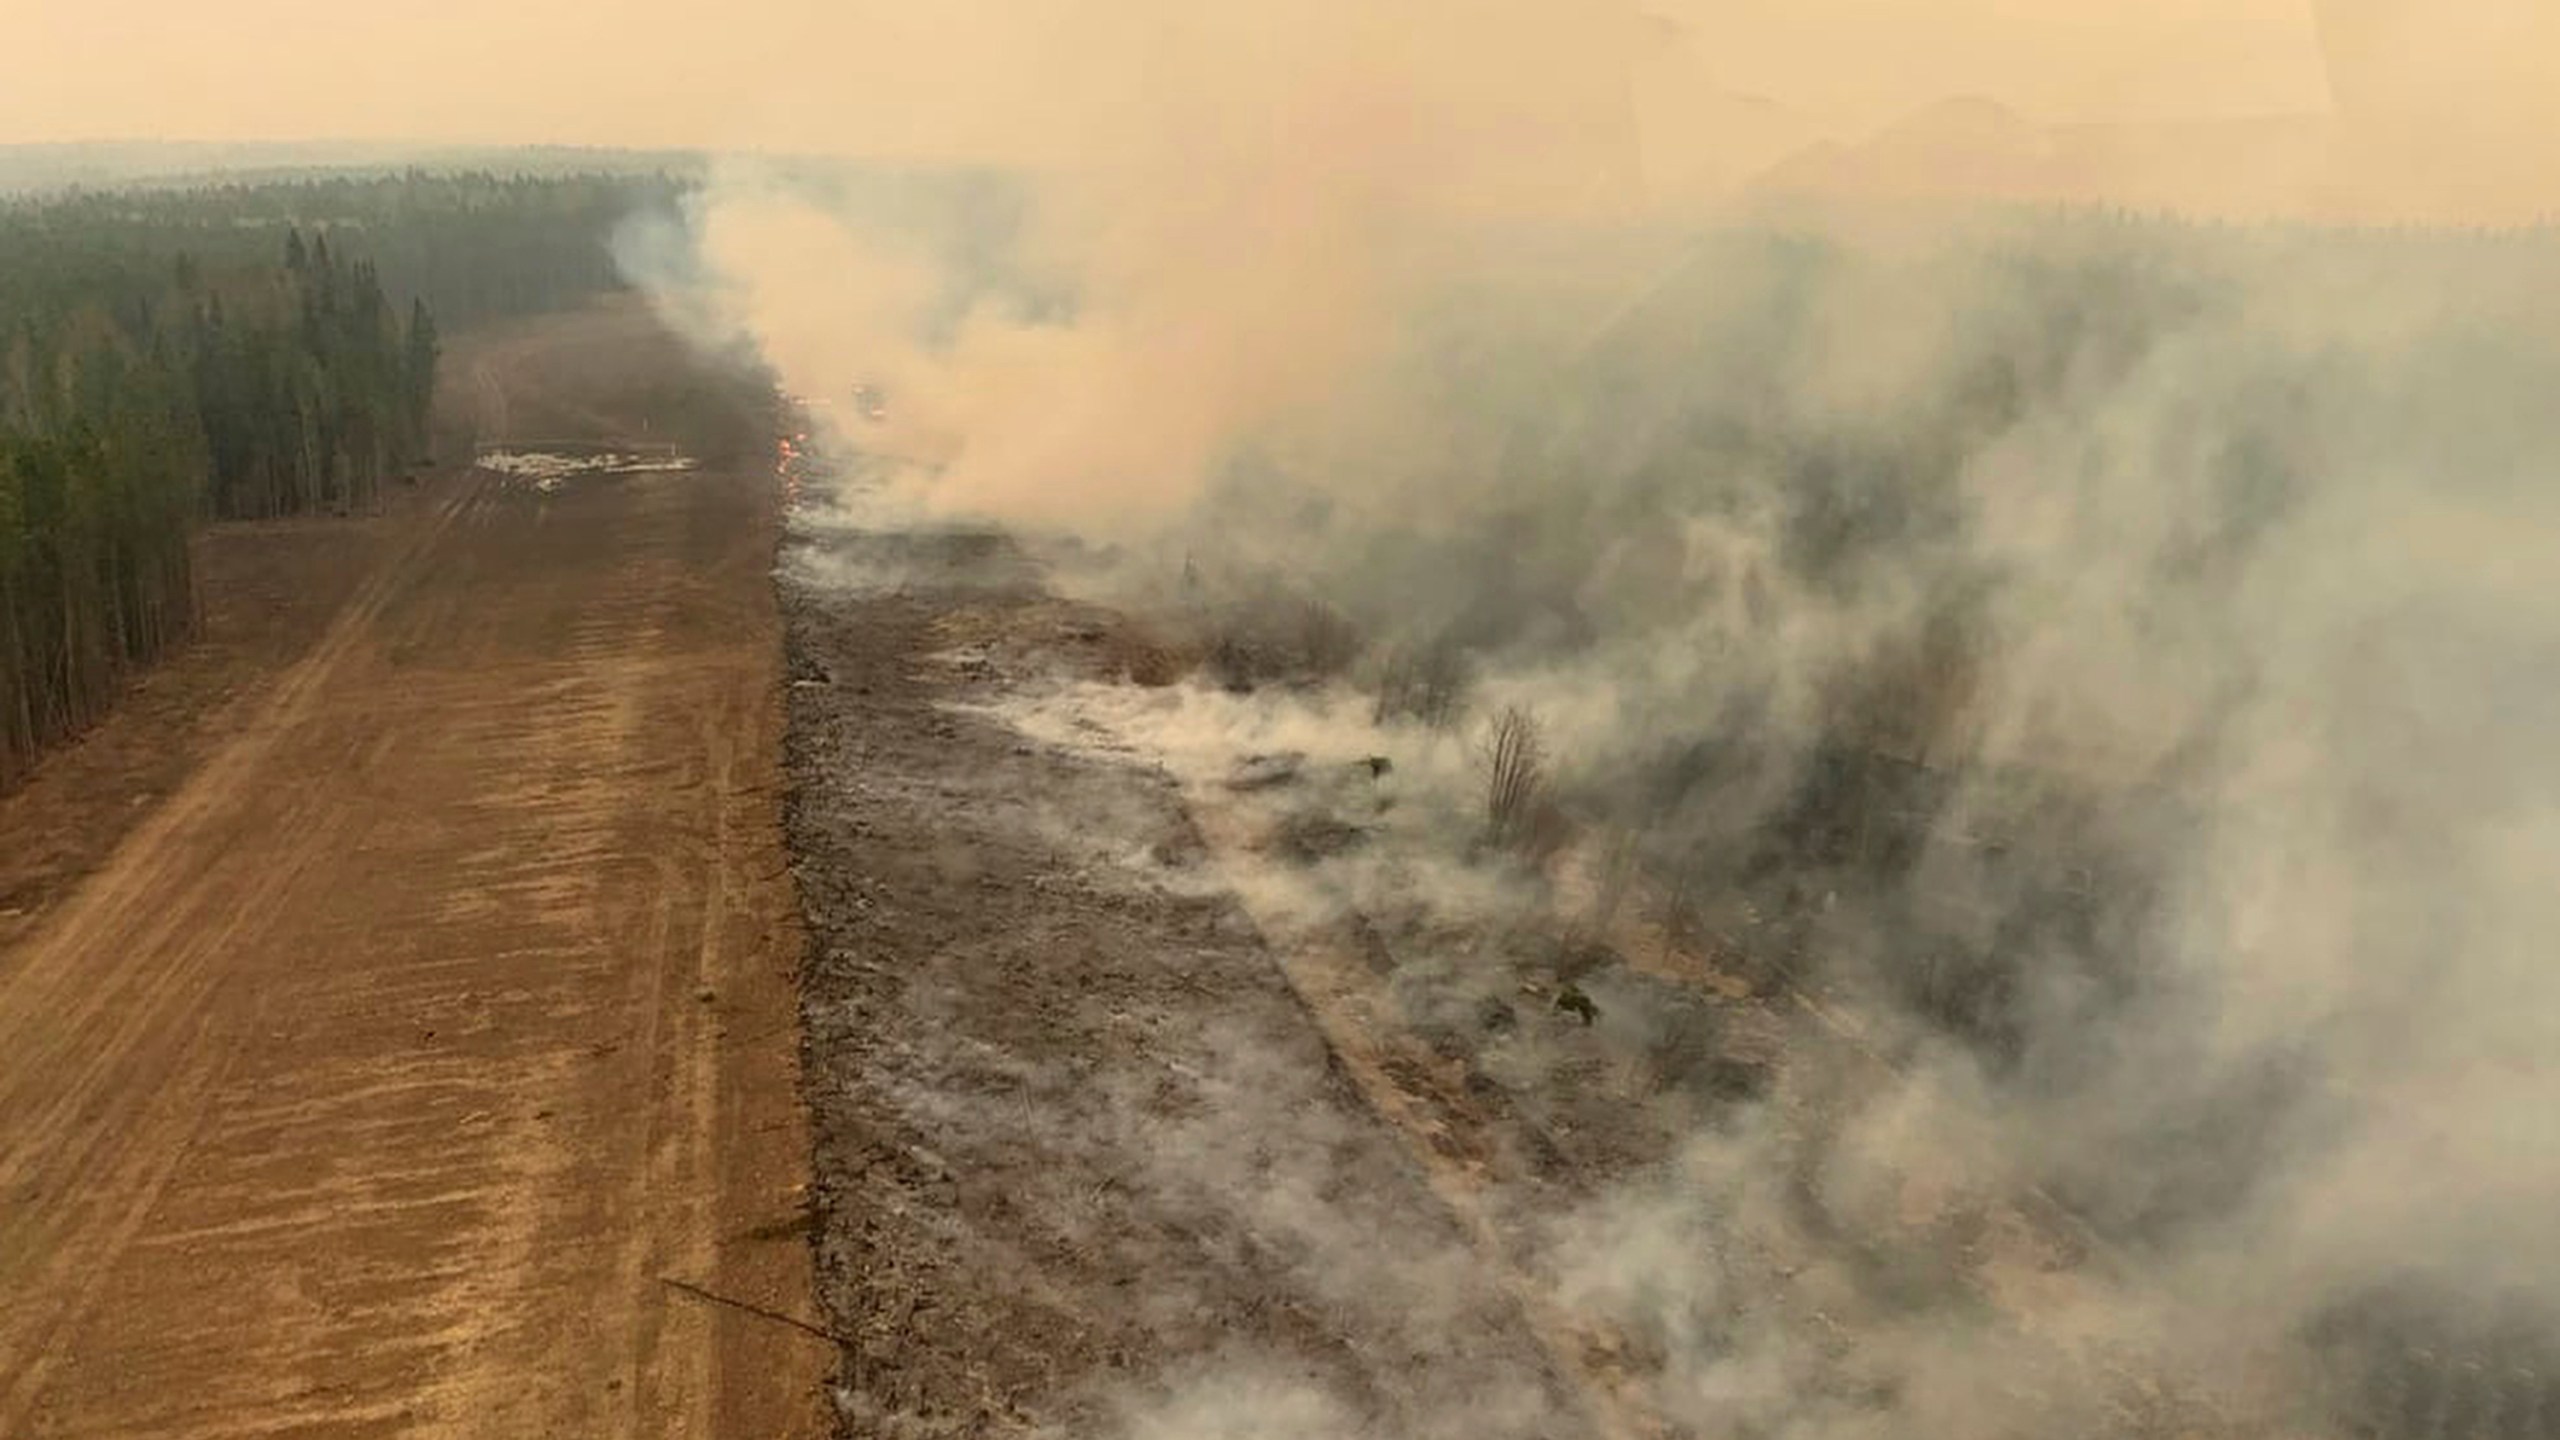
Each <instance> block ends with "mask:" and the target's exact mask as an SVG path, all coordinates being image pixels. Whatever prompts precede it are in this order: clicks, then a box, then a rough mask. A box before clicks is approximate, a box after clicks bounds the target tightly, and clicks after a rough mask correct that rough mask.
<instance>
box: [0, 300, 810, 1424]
mask: <svg viewBox="0 0 2560 1440" xmlns="http://www.w3.org/2000/svg"><path fill="white" fill-rule="evenodd" d="M589 331H590V332H591V333H589V334H588V337H587V338H588V343H593V342H594V340H595V336H597V335H601V336H602V337H603V338H604V341H605V342H612V341H614V340H615V338H616V337H615V335H614V326H612V325H610V324H608V325H604V326H602V327H593V326H591V327H589ZM620 338H621V339H622V340H624V341H627V340H628V339H629V337H628V336H623V337H620ZM554 358H555V359H561V358H565V359H569V360H574V358H575V357H574V356H567V357H554ZM437 483H438V485H439V487H440V488H439V489H437V490H436V491H435V492H434V493H433V494H431V495H430V496H429V497H428V501H429V503H426V504H423V505H420V506H418V507H416V513H415V515H414V517H413V518H411V519H410V520H408V521H406V522H404V527H403V529H402V531H401V533H399V534H398V535H397V536H395V537H394V539H393V540H392V542H391V543H390V544H389V545H388V546H387V547H386V548H387V551H388V557H387V559H386V560H385V561H384V562H383V563H382V564H380V565H378V566H377V567H376V568H375V570H374V571H373V573H372V574H371V575H370V576H369V578H368V579H367V580H366V581H365V582H364V583H363V584H362V585H361V586H360V587H359V588H358V589H357V591H356V593H355V594H354V596H353V598H352V599H351V600H350V601H349V602H348V603H347V604H346V606H345V607H344V608H343V609H342V610H341V611H340V613H339V614H338V615H337V617H336V619H335V620H334V621H333V622H332V623H331V625H330V626H329V628H328V629H327V630H326V632H325V633H324V634H323V635H322V636H321V638H320V639H319V641H318V642H317V643H316V644H315V645H314V646H313V647H312V648H311V649H310V650H309V651H308V652H307V653H306V654H304V655H303V656H302V657H301V658H300V659H299V660H298V661H296V662H295V663H294V664H293V665H292V666H291V667H290V668H289V669H287V670H285V671H284V672H283V673H282V674H281V675H279V676H278V677H277V678H276V680H275V682H274V683H273V685H272V686H271V687H270V688H268V689H267V690H266V691H265V692H264V693H262V694H260V695H259V696H257V697H256V698H255V699H254V700H252V701H250V702H249V703H246V704H244V705H243V706H242V707H241V712H240V713H241V717H242V718H241V720H240V723H239V725H238V727H237V730H236V732H235V733H234V734H233V735H232V736H231V737H230V738H229V739H228V740H227V741H226V742H225V743H224V744H223V745H222V746H221V747H220V748H219V749H218V750H217V751H216V752H215V753H214V754H213V755H212V756H211V757H210V759H208V760H207V761H205V762H204V763H203V764H201V765H199V766H198V767H197V768H196V769H195V770H194V771H193V772H192V773H191V774H190V775H189V776H188V777H187V778H186V780H185V781H184V783H183V784H181V785H180V786H179V787H178V788H177V789H176V790H175V791H174V792H172V793H171V794H169V795H168V797H167V798H166V799H165V800H162V801H161V802H160V803H159V804H158V806H157V808H155V809H154V810H152V811H151V812H150V814H149V815H148V816H147V818H145V819H143V820H142V821H140V822H139V823H138V824H136V825H135V826H134V827H133V828H132V829H131V830H130V831H129V832H128V833H127V834H126V835H125V837H124V839H123V840H122V842H121V843H120V844H119V845H118V847H117V848H116V849H115V850H114V851H113V853H112V854H111V855H110V856H109V857H108V859H107V860H106V861H105V863H104V864H103V865H102V866H101V867H100V868H99V869H97V870H96V871H95V872H94V873H92V874H91V875H90V876H89V877H88V878H87V879H86V880H85V881H84V882H82V883H81V884H80V885H79V886H78V887H77V888H76V889H75V890H73V891H72V892H71V893H69V894H68V895H67V896H65V897H64V898H63V899H62V900H61V901H60V903H58V904H56V905H54V906H52V907H51V908H50V909H49V911H48V912H47V913H46V914H45V915H44V916H43V917H42V920H41V922H40V923H39V924H38V925H37V927H36V928H35V929H34V930H33V931H31V932H30V933H27V934H25V935H23V936H21V937H19V938H18V939H17V940H16V941H15V943H13V944H11V945H9V946H8V947H7V948H6V949H0V1294H5V1295H6V1297H7V1301H6V1304H5V1307H0V1435H6V1436H10V1437H27V1436H46V1435H136V1436H141V1435H149V1436H175V1437H184V1436H214V1435H223V1436H232V1435H287V1434H310V1435H324V1434H325V1435H370V1434H403V1435H435V1436H440V1435H453V1436H464V1435H468V1436H475V1437H477V1436H502V1437H503V1436H539V1435H597V1436H623V1435H666V1436H695V1435H752V1436H758V1437H764V1436H780V1435H793V1434H801V1433H806V1432H808V1431H809V1430H811V1429H813V1428H814V1427H815V1424H816V1415H815V1404H816V1389H817V1384H818V1381H819V1378H820V1377H821V1376H822V1375H823V1373H824V1372H825V1369H826V1366H827V1365H828V1364H829V1363H830V1361H831V1360H832V1358H833V1356H832V1347H830V1346H829V1345H827V1344H826V1343H825V1342H823V1341H820V1340H817V1339H815V1338H813V1337H812V1336H810V1335H807V1334H805V1333H802V1332H800V1331H797V1330H794V1329H792V1328H790V1327H789V1326H788V1325H785V1324H782V1323H778V1322H776V1321H773V1320H771V1319H767V1318H764V1317H761V1316H757V1315H753V1314H749V1313H747V1312H746V1311H745V1310H742V1309H739V1308H736V1307H733V1306H729V1305H723V1304H719V1303H714V1302H712V1301H709V1300H706V1299H704V1298H702V1294H701V1292H704V1291H707V1292H709V1293H712V1294H716V1295H721V1296H727V1297H731V1298H733V1299H735V1300H737V1301H740V1302H743V1303H745V1304H747V1305H753V1306H760V1307H764V1308H767V1309H770V1310H773V1311H777V1312H783V1313H787V1314H792V1315H800V1314H805V1313H806V1311H807V1308H808V1300H807V1291H808V1280H807V1268H808V1259H807V1248H806V1240H805V1235H806V1230H805V1221H804V1218H803V1217H804V1213H805V1195H804V1189H803V1184H802V1181H803V1174H804V1166H805V1159H804V1154H805V1130H804V1129H803V1125H802V1121H801V1118H800V1115H799V1112H798V1109H797V1100H796V1090H795V1083H796V1082H795V1071H794V1054H795V1046H796V1039H797V1035H796V1026H795V1023H794V1008H793V1007H794V998H793V972H794V970H795V968H796V964H797V958H798V940H797V936H796V931H795V930H794V929H793V925H794V922H793V920H792V918H791V916H792V907H791V904H790V896H789V882H788V879H787V877H786V870H785V860H784V857H783V853H782V849H781V843H780V834H779V829H778V822H777V796H776V787H777V784H778V780H777V757H778V747H779V735H780V728H779V727H780V718H779V708H778V705H779V702H778V698H777V671H778V666H779V663H780V657H779V648H778V642H777V639H776V636H777V622H776V619H775V614H774V604H773V600H772V595H771V586H770V583H769V581H768V578H767V570H768V564H769V561H770V558H771V554H772V546H773V541H774V533H775V531H774V527H775V524H776V516H775V513H774V506H775V498H774V495H773V493H772V491H773V487H772V485H771V483H770V481H769V479H768V478H767V477H762V476H757V475H753V474H720V473H715V472H710V471H705V472H700V473H694V474H664V475H636V476H626V477H612V478H597V479H590V480H583V481H580V482H577V483H574V484H572V485H570V486H568V487H566V488H564V489H561V490H559V491H557V492H556V493H550V494H544V493H540V492H538V491H536V490H534V489H532V488H530V487H525V486H521V485H517V484H513V483H510V482H506V481H503V480H500V479H498V478H497V477H493V476H487V475H476V474H475V475H466V476H456V477H452V478H449V479H446V480H444V481H441V482H437ZM688 1287H699V1290H697V1289H693V1288H688Z"/></svg>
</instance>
